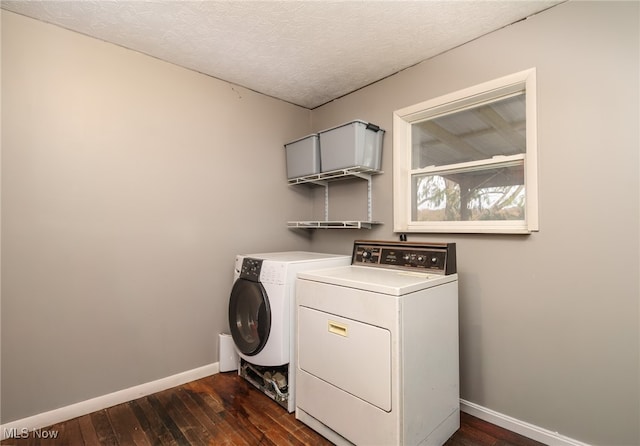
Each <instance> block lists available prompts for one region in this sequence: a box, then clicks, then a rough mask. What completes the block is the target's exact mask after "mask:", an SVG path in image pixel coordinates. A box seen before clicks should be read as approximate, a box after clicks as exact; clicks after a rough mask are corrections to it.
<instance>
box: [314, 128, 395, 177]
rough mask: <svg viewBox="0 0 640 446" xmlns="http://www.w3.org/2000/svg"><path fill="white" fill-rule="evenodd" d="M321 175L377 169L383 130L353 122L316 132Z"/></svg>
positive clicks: (379, 162) (380, 155)
mask: <svg viewBox="0 0 640 446" xmlns="http://www.w3.org/2000/svg"><path fill="white" fill-rule="evenodd" d="M318 135H319V137H320V159H321V163H322V172H330V171H332V170H339V169H347V168H350V167H365V168H369V169H374V170H380V164H381V159H382V137H383V136H384V130H382V129H381V128H380V127H378V126H377V125H375V124H370V123H368V122H364V121H360V120H356V121H352V122H349V123H347V124H343V125H340V126H338V127H334V128H331V129H328V130H323V131H322V132H319V133H318Z"/></svg>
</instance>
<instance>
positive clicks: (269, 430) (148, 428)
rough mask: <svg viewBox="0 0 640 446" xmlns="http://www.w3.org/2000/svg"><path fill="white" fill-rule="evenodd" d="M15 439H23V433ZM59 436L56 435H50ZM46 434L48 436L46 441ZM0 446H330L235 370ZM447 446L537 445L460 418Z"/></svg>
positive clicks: (465, 416) (510, 433) (484, 424)
mask: <svg viewBox="0 0 640 446" xmlns="http://www.w3.org/2000/svg"><path fill="white" fill-rule="evenodd" d="M17 433H18V435H16V436H17V437H21V436H22V432H20V430H18V431H17ZM53 435H57V438H55V439H54V438H51V437H52V436H53ZM44 437H49V438H44ZM1 444H2V445H16V446H23V445H30V446H39V445H41V446H45V445H55V446H58V445H69V446H76V445H123V446H128V445H216V446H217V445H245V446H247V445H248V446H257V445H260V446H281V445H313V446H322V445H331V444H332V443H330V442H329V441H327V440H326V439H324V438H323V437H321V436H320V435H318V434H317V433H315V432H314V431H313V430H311V429H309V428H308V427H307V426H305V425H304V424H302V423H301V422H299V421H298V420H296V419H295V416H294V415H293V414H289V413H287V411H286V410H284V409H283V408H281V407H280V406H279V405H277V404H276V403H275V402H274V401H272V400H270V399H269V398H268V397H267V396H265V395H264V394H262V393H260V392H259V391H257V390H256V389H255V388H253V387H252V386H251V385H250V384H249V383H247V382H246V381H245V380H243V379H242V378H240V377H238V375H236V374H235V373H234V372H229V373H219V374H217V375H213V376H210V377H207V378H203V379H200V380H198V381H194V382H191V383H188V384H185V385H183V386H179V387H175V388H173V389H168V390H165V391H162V392H159V393H155V394H153V395H149V396H146V397H143V398H139V399H137V400H134V401H129V402H127V403H123V404H119V405H117V406H114V407H111V408H108V409H104V410H101V411H98V412H94V413H91V414H88V415H84V416H82V417H79V418H74V419H73V420H69V421H66V422H64V423H59V424H55V425H53V426H50V427H48V428H45V429H42V430H40V431H37V432H34V433H30V434H29V435H28V437H27V438H13V439H7V440H4V441H2V443H1ZM446 445H447V446H472V445H474V446H540V443H538V442H535V441H533V440H530V439H527V438H525V437H522V436H520V435H518V434H515V433H513V432H509V431H506V430H504V429H501V428H499V427H497V426H494V425H492V424H489V423H486V422H484V421H481V420H479V419H477V418H475V417H472V416H471V415H467V414H464V413H463V414H461V427H460V430H458V432H456V433H455V434H454V436H453V437H451V439H449V441H448V442H447V443H446Z"/></svg>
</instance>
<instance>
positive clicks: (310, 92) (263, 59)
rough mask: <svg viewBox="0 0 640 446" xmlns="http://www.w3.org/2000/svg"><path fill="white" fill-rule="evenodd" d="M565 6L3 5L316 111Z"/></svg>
mask: <svg viewBox="0 0 640 446" xmlns="http://www.w3.org/2000/svg"><path fill="white" fill-rule="evenodd" d="M561 1H562V0H561ZM561 1H557V0H551V1H528V0H518V1H501V0H494V1H482V0H480V1H479V0H473V1H463V0H445V1H436V0H421V1H404V0H395V1H394V0H386V1H362V0H360V1H313V0H306V1H303V0H298V1H292V0H289V1H269V0H266V1H264V0H263V1H239V0H237V1H230V0H229V1H177V0H149V1H142V0H138V1H106V0H101V1H90V0H82V1H54V0H46V1H8V0H2V8H3V9H6V10H10V11H13V12H17V13H19V14H23V15H26V16H29V17H33V18H36V19H39V20H42V21H45V22H49V23H53V24H56V25H59V26H62V27H64V28H68V29H71V30H74V31H78V32H80V33H83V34H86V35H89V36H93V37H96V38H99V39H102V40H105V41H108V42H112V43H115V44H118V45H121V46H123V47H126V48H130V49H132V50H136V51H139V52H142V53H145V54H148V55H151V56H154V57H157V58H159V59H162V60H165V61H168V62H171V63H174V64H177V65H180V66H183V67H186V68H190V69H193V70H196V71H199V72H202V73H205V74H208V75H211V76H214V77H216V78H219V79H222V80H225V81H228V82H231V83H234V84H238V85H241V86H243V87H246V88H250V89H252V90H255V91H258V92H260V93H264V94H266V95H269V96H273V97H276V98H280V99H282V100H285V101H288V102H291V103H294V104H297V105H301V106H303V107H307V108H315V107H317V106H319V105H322V104H324V103H326V102H329V101H331V100H333V99H335V98H338V97H340V96H342V95H345V94H348V93H350V92H352V91H355V90H357V89H359V88H362V87H364V86H366V85H369V84H371V83H373V82H375V81H378V80H380V79H382V78H385V77H387V76H389V75H391V74H393V73H396V72H398V71H400V70H402V69H404V68H407V67H409V66H411V65H414V64H416V63H418V62H421V61H423V60H426V59H428V58H430V57H432V56H435V55H437V54H439V53H442V52H444V51H447V50H449V49H451V48H454V47H456V46H458V45H461V44H463V43H465V42H468V41H470V40H473V39H475V38H477V37H479V36H481V35H483V34H486V33H489V32H491V31H494V30H496V29H499V28H502V27H504V26H506V25H509V24H511V23H514V22H516V21H518V20H521V19H523V18H526V17H528V16H530V15H532V14H535V13H537V12H539V11H542V10H544V9H547V8H549V7H551V6H554V5H556V4H558V3H561Z"/></svg>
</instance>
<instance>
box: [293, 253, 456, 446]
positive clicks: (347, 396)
mask: <svg viewBox="0 0 640 446" xmlns="http://www.w3.org/2000/svg"><path fill="white" fill-rule="evenodd" d="M455 265H456V256H455V244H418V243H410V242H398V243H394V242H377V241H356V242H355V244H354V250H353V256H352V264H351V265H350V266H342V267H336V268H329V269H324V270H317V271H306V272H301V273H300V274H299V275H298V279H297V289H296V298H297V299H296V300H297V303H296V309H297V319H298V321H297V326H298V335H297V356H298V358H297V367H296V383H297V384H296V418H298V419H299V420H301V421H302V422H304V423H305V424H307V425H308V426H310V427H311V428H313V429H314V430H316V431H317V432H318V433H320V434H322V435H323V436H325V437H326V438H328V439H329V440H331V441H333V442H334V443H336V444H338V445H351V444H357V445H367V446H371V445H384V446H389V445H406V446H409V445H442V444H443V443H444V442H445V441H446V440H447V439H448V438H449V437H450V436H451V435H452V434H453V433H454V432H455V431H456V430H458V428H459V427H460V412H459V378H458V377H459V371H458V277H457V274H456V266H455Z"/></svg>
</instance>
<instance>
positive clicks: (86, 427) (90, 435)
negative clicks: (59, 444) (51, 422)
mask: <svg viewBox="0 0 640 446" xmlns="http://www.w3.org/2000/svg"><path fill="white" fill-rule="evenodd" d="M76 420H78V425H79V426H80V437H79V438H78V443H75V444H100V440H98V434H97V433H96V429H95V428H94V427H93V421H92V420H91V415H83V416H81V417H78V418H76ZM69 421H73V420H69ZM69 440H70V441H71V440H72V438H71V437H70V438H69ZM80 441H82V443H80ZM71 444H74V443H71Z"/></svg>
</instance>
